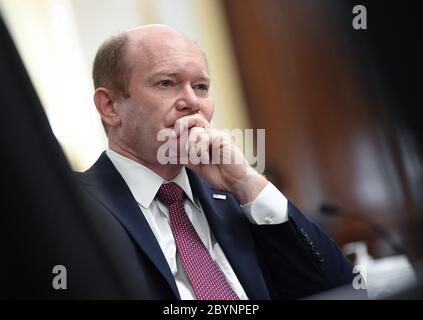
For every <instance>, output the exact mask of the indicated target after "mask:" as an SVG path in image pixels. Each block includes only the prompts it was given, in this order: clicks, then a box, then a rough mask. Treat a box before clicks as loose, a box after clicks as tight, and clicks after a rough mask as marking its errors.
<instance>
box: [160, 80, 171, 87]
mask: <svg viewBox="0 0 423 320" xmlns="http://www.w3.org/2000/svg"><path fill="white" fill-rule="evenodd" d="M159 85H160V86H161V87H163V88H168V87H170V86H171V85H172V81H170V80H161V81H159Z"/></svg>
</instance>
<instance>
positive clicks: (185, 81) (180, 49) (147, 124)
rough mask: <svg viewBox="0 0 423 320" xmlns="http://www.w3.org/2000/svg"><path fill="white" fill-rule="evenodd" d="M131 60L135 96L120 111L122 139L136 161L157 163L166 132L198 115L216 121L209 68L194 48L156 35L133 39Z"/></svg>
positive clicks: (130, 86)
mask: <svg viewBox="0 0 423 320" xmlns="http://www.w3.org/2000/svg"><path fill="white" fill-rule="evenodd" d="M126 58H127V63H129V65H130V66H131V67H132V75H131V79H130V83H129V88H128V91H129V95H130V97H129V98H127V99H125V100H123V101H122V104H121V107H120V113H119V115H120V119H121V127H120V128H119V130H118V133H117V134H118V139H119V140H120V141H121V142H123V143H124V144H125V145H126V146H127V147H129V148H130V149H131V150H130V151H131V152H133V153H135V154H134V155H135V156H137V157H139V158H141V159H143V160H144V161H147V162H150V163H156V162H157V156H156V155H157V150H158V148H159V146H160V145H161V144H162V143H163V142H159V141H157V134H158V132H159V131H160V130H161V129H164V128H173V127H174V124H175V121H176V120H178V119H179V118H181V117H184V116H188V115H192V114H196V113H198V114H199V115H201V116H202V117H204V118H205V119H206V120H207V121H208V122H210V121H211V118H212V116H213V108H214V105H213V101H212V99H211V98H210V97H209V94H208V90H209V85H210V83H209V77H208V72H207V65H206V62H205V59H204V56H203V54H202V52H201V51H200V50H199V48H198V47H197V46H196V45H195V44H194V43H192V42H191V41H189V40H188V39H184V38H178V37H173V38H171V37H164V38H161V37H160V36H157V37H155V38H154V37H153V38H152V39H148V42H141V43H140V42H138V43H137V42H136V41H133V39H131V41H130V45H129V48H128V52H127V56H126Z"/></svg>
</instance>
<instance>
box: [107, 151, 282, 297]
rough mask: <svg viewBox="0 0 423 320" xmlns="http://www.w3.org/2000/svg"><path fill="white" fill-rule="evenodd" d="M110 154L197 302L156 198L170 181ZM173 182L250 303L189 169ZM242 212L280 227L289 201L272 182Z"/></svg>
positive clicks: (182, 285)
mask: <svg viewBox="0 0 423 320" xmlns="http://www.w3.org/2000/svg"><path fill="white" fill-rule="evenodd" d="M106 154H107V156H108V157H109V159H110V160H111V161H112V163H113V165H114V166H115V167H116V169H117V171H118V172H119V173H120V175H121V176H122V178H123V179H124V180H125V182H126V184H127V185H128V187H129V190H130V191H131V193H132V195H133V196H134V198H135V200H136V201H137V202H138V205H139V207H140V209H141V211H142V213H143V214H144V217H145V219H146V220H147V222H148V224H149V226H150V228H151V230H152V231H153V234H154V235H155V237H156V239H157V241H158V243H159V245H160V248H161V249H162V252H163V254H164V256H165V258H166V261H167V263H168V264H169V267H170V270H171V271H172V274H173V276H174V277H175V281H176V286H177V288H178V291H179V294H180V296H181V299H182V300H193V299H195V293H194V290H193V288H192V286H191V283H190V281H189V279H188V276H187V274H186V272H185V270H184V268H183V266H182V263H181V261H180V259H179V257H178V256H177V255H176V245H175V240H174V238H173V234H172V230H171V227H170V224H169V210H168V208H167V206H166V205H164V204H163V203H162V202H160V201H159V200H158V199H157V198H156V194H157V192H158V190H159V188H160V186H161V185H162V184H163V183H166V182H168V181H166V180H164V179H163V178H161V177H160V176H159V175H157V174H156V173H154V172H153V171H151V170H150V169H148V168H147V167H145V166H143V165H141V164H139V163H138V162H135V161H133V160H131V159H128V158H126V157H124V156H122V155H120V154H118V153H116V152H115V151H113V150H111V149H107V150H106ZM172 182H175V183H176V184H177V185H179V186H180V187H181V188H182V189H183V190H184V192H185V194H186V195H187V198H186V200H185V203H184V207H185V211H186V213H187V215H188V218H189V219H190V221H191V223H192V225H193V226H194V229H195V230H196V232H197V233H198V235H199V237H200V239H201V240H202V242H203V243H204V245H205V247H206V248H207V250H208V251H209V253H210V255H211V257H212V259H213V260H214V261H215V262H216V263H217V264H218V265H219V267H220V269H221V270H222V272H223V274H224V276H225V278H226V280H227V281H228V283H229V285H230V286H231V288H232V290H234V292H235V293H236V294H237V295H238V297H239V298H240V299H241V300H247V299H248V297H247V295H246V293H245V291H244V289H243V287H242V285H241V283H240V282H239V280H238V278H237V276H236V274H235V272H234V271H233V269H232V267H231V265H230V264H229V261H228V259H227V258H226V256H225V254H224V252H223V250H222V248H221V247H220V245H219V244H218V243H217V241H216V239H215V238H214V235H213V234H212V232H211V230H210V227H209V224H208V222H207V219H206V217H205V215H204V212H203V209H202V208H201V204H200V202H199V201H198V199H197V197H194V196H193V193H192V190H191V186H190V184H189V180H188V175H187V173H186V170H185V167H183V168H182V170H181V171H180V172H179V174H178V175H177V176H176V177H175V178H174V179H173V180H172ZM241 208H242V210H243V211H244V213H245V215H246V216H247V218H248V220H249V221H250V222H251V223H253V224H277V223H282V222H285V221H287V220H288V213H287V199H286V198H285V197H284V196H283V195H282V193H281V192H279V190H278V189H276V187H275V186H273V184H271V183H270V182H269V183H268V184H267V185H266V187H265V188H264V189H263V190H262V191H261V192H260V194H259V195H258V196H257V198H256V199H255V200H254V201H253V202H250V203H248V204H246V205H243V206H241Z"/></svg>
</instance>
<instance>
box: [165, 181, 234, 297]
mask: <svg viewBox="0 0 423 320" xmlns="http://www.w3.org/2000/svg"><path fill="white" fill-rule="evenodd" d="M157 197H158V199H159V200H160V201H162V202H163V203H165V204H166V205H167V206H168V207H169V217H170V226H171V229H172V233H173V237H174V238H175V243H176V249H177V253H178V254H179V257H180V259H181V262H182V265H183V266H184V269H185V272H186V273H187V275H188V278H189V280H190V281H191V285H192V288H193V289H194V292H195V295H196V297H197V299H198V300H239V298H238V296H237V295H236V294H235V293H234V291H233V290H232V288H231V287H230V286H229V284H228V282H227V281H226V279H225V277H224V275H223V273H222V271H221V270H220V268H219V266H218V265H217V264H216V263H215V262H214V261H213V259H212V257H211V256H210V254H209V252H208V251H207V248H206V247H205V246H204V244H203V242H202V241H201V239H200V237H199V236H198V234H197V232H196V231H195V229H194V226H193V225H192V223H191V221H190V220H189V218H188V216H187V213H186V212H185V208H184V191H183V190H182V188H181V187H179V186H178V185H177V184H176V183H174V182H171V183H167V184H163V185H162V186H161V187H160V189H159V191H158V193H157Z"/></svg>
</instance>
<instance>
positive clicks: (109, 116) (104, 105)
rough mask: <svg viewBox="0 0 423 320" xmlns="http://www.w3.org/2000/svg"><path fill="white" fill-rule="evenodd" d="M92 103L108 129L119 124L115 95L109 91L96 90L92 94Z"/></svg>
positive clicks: (105, 89)
mask: <svg viewBox="0 0 423 320" xmlns="http://www.w3.org/2000/svg"><path fill="white" fill-rule="evenodd" d="M94 103H95V106H96V107H97V111H98V113H99V114H100V116H101V119H102V120H103V121H104V122H105V123H106V124H107V125H108V126H110V127H116V126H118V125H119V124H120V117H119V110H118V99H117V95H116V94H115V93H114V92H113V91H112V90H110V89H107V88H102V87H100V88H97V89H96V90H95V93H94Z"/></svg>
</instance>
